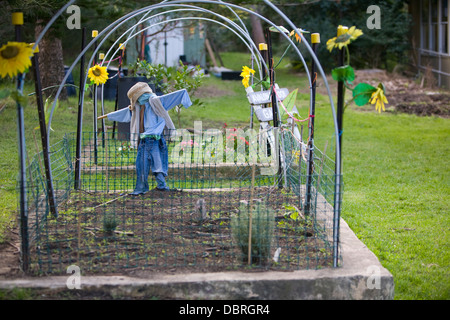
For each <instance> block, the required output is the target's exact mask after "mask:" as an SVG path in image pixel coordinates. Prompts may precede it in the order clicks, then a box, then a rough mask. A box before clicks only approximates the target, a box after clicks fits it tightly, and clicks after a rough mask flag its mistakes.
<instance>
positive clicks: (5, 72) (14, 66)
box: [0, 41, 34, 106]
mask: <svg viewBox="0 0 450 320" xmlns="http://www.w3.org/2000/svg"><path fill="white" fill-rule="evenodd" d="M33 54H34V52H33V48H32V45H31V44H28V43H24V42H14V41H9V42H8V43H6V44H4V45H3V46H2V47H1V48H0V78H6V76H9V77H10V78H14V77H16V76H17V75H18V74H20V73H26V72H27V71H28V68H29V67H30V66H31V57H32V56H33ZM8 96H11V98H12V99H14V101H16V102H19V103H20V104H21V105H23V106H25V105H26V104H27V101H28V100H27V98H26V97H25V96H23V94H22V93H21V92H19V91H18V90H17V89H15V90H12V91H11V90H9V89H4V90H1V91H0V99H4V98H7V97H8Z"/></svg>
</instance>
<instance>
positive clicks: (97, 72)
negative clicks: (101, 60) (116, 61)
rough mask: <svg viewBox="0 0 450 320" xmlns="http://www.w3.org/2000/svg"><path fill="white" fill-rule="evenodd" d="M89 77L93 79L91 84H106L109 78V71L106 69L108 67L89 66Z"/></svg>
mask: <svg viewBox="0 0 450 320" xmlns="http://www.w3.org/2000/svg"><path fill="white" fill-rule="evenodd" d="M88 77H89V80H91V83H90V84H89V85H93V84H95V85H97V86H99V85H101V84H105V83H106V81H107V80H108V72H107V71H106V67H102V66H100V65H95V66H93V67H91V68H89V71H88Z"/></svg>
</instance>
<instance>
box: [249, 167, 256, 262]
mask: <svg viewBox="0 0 450 320" xmlns="http://www.w3.org/2000/svg"><path fill="white" fill-rule="evenodd" d="M254 188H255V163H253V165H252V189H251V190H250V201H249V202H250V208H249V209H248V210H249V211H248V213H249V223H248V224H249V225H248V265H251V264H252V223H253V221H252V218H253V217H252V211H253V192H254Z"/></svg>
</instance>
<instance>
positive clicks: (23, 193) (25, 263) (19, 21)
mask: <svg viewBox="0 0 450 320" xmlns="http://www.w3.org/2000/svg"><path fill="white" fill-rule="evenodd" d="M12 23H13V25H14V26H15V32H16V41H17V42H21V41H22V25H23V13H22V12H14V13H13V14H12ZM23 80H24V79H23V74H22V73H18V74H17V90H18V91H19V92H22V91H23ZM16 106H17V129H18V130H17V133H18V140H19V143H18V145H19V170H20V171H19V194H20V203H19V205H20V235H21V237H22V247H21V249H22V269H23V271H24V272H27V271H28V268H29V259H30V248H29V243H28V240H29V239H28V208H27V189H26V178H27V176H26V168H25V166H26V163H25V152H26V146H25V123H24V115H23V107H22V105H21V104H20V102H16Z"/></svg>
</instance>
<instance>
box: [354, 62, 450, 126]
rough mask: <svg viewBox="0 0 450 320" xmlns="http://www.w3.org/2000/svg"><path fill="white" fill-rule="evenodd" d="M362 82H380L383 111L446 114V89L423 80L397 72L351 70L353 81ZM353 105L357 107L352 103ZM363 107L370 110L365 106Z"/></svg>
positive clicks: (449, 101)
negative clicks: (383, 91) (427, 84)
mask: <svg viewBox="0 0 450 320" xmlns="http://www.w3.org/2000/svg"><path fill="white" fill-rule="evenodd" d="M360 82H366V83H368V84H370V85H372V86H374V87H376V86H378V84H379V83H380V82H382V83H383V84H384V86H385V89H386V98H387V100H388V102H389V103H388V104H387V105H386V112H393V113H408V114H415V115H418V116H439V117H445V118H448V117H450V91H445V90H442V89H438V88H436V87H434V86H428V87H427V86H425V85H424V82H423V81H416V80H414V79H412V78H408V77H406V76H402V75H400V74H392V73H388V72H386V71H384V70H379V69H370V70H357V71H356V72H355V81H354V85H357V84H358V83H360ZM353 107H354V108H359V107H356V106H354V105H353ZM363 109H365V110H372V111H373V110H374V107H373V106H365V107H364V108H363Z"/></svg>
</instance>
